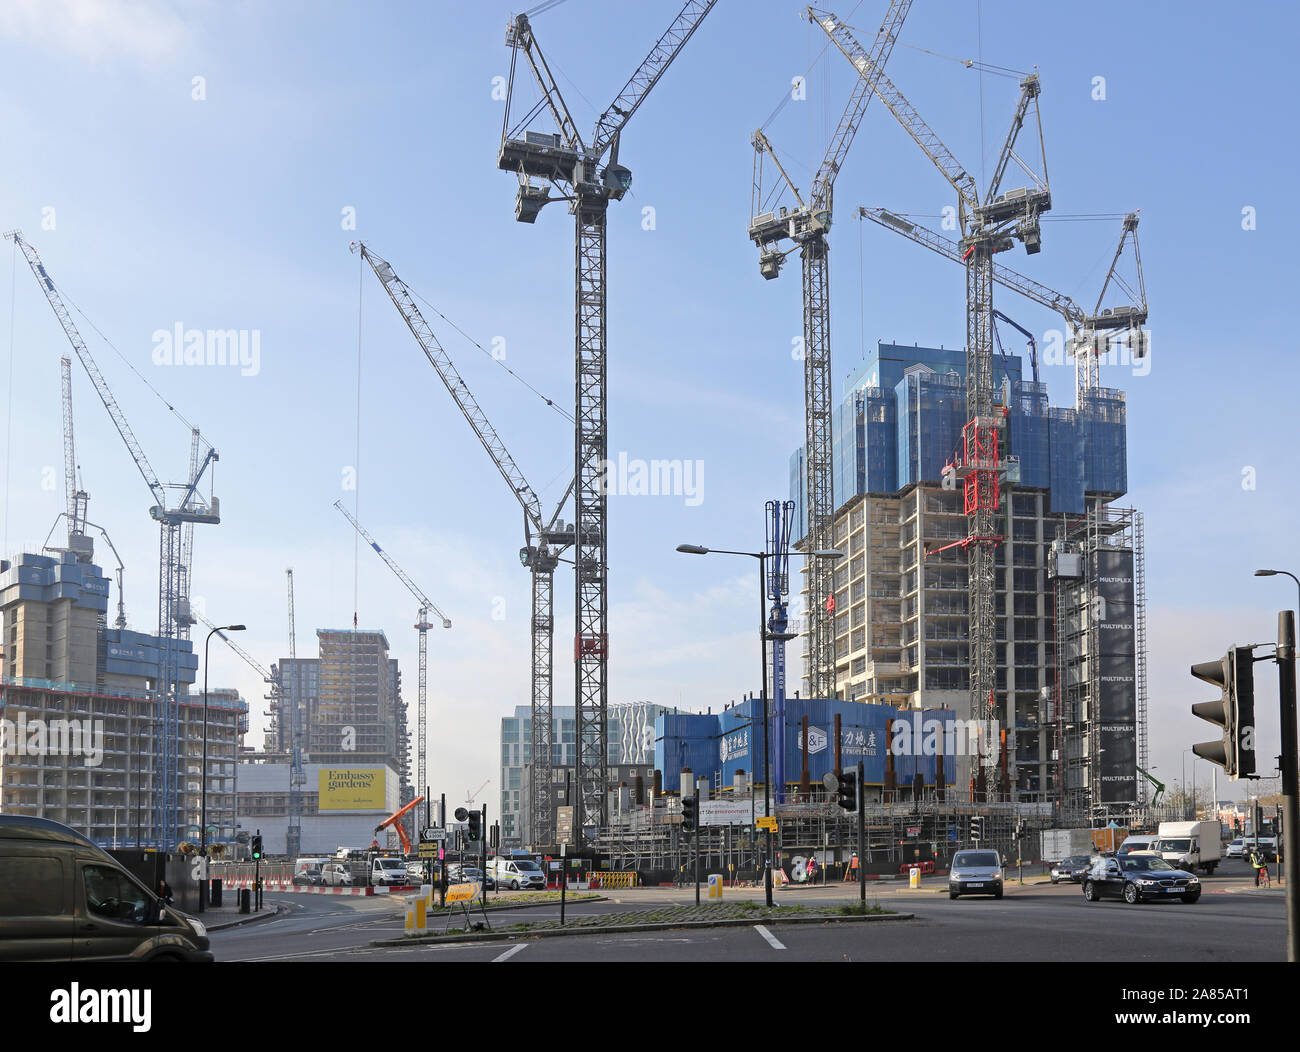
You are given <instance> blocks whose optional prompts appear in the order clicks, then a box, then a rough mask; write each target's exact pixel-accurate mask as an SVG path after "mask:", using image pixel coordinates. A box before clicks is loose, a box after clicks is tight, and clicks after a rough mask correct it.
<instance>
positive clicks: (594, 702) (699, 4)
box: [497, 0, 717, 838]
mask: <svg viewBox="0 0 1300 1052" xmlns="http://www.w3.org/2000/svg"><path fill="white" fill-rule="evenodd" d="M716 2H717V0H688V2H687V3H685V4H684V5H683V6H682V7H681V9H680V11H679V12H678V14H677V16H676V18H674V19H673V21H672V23H671V24H670V25H669V27H668V29H667V30H666V31H665V32H664V34H663V35H662V36H661V37H660V38H659V40H658V41H657V42H656V43H655V45H654V47H653V48H652V49H651V51H650V53H649V54H648V55H647V56H646V58H645V59H644V60H643V61H642V62H641V64H640V66H639V67H638V68H637V70H636V72H634V73H633V75H632V76H631V78H630V79H629V80H628V82H627V84H626V86H625V87H624V88H623V90H622V91H621V92H620V93H619V95H618V96H617V97H616V98H615V100H614V102H613V103H611V105H610V106H609V107H608V108H607V109H606V110H605V111H604V112H603V113H602V114H601V116H600V118H599V119H598V120H597V123H596V128H595V131H594V133H593V135H592V140H591V145H590V146H587V145H585V144H584V143H583V141H582V139H581V137H580V135H579V133H578V130H577V124H576V122H575V121H574V120H573V117H572V115H571V114H570V113H569V109H568V106H567V105H566V104H565V102H564V98H563V96H562V95H561V94H560V91H559V87H558V86H557V85H556V83H555V80H554V78H553V77H552V76H551V73H550V68H549V66H548V65H547V63H546V60H545V57H544V56H543V55H542V53H541V49H540V48H539V47H538V45H537V40H536V37H535V36H534V34H533V30H532V25H531V23H530V22H529V19H528V16H527V15H522V14H521V15H518V16H516V17H515V19H514V21H513V22H512V23H511V24H510V27H509V29H508V30H507V33H506V44H507V46H508V47H510V48H511V49H512V53H511V60H510V81H509V86H508V89H507V95H506V116H505V120H504V122H503V125H502V137H501V148H500V150H499V152H498V154H497V167H498V168H501V169H503V170H505V171H510V172H515V173H516V174H517V176H518V178H519V193H518V196H517V197H516V202H515V218H516V219H517V220H519V221H520V222H525V223H533V222H536V219H537V214H538V212H539V211H540V210H541V208H542V206H543V205H545V204H546V203H547V202H548V201H550V200H555V199H554V198H551V197H550V195H549V191H548V190H547V188H546V187H545V186H534V185H533V183H532V180H533V178H540V179H543V180H548V181H549V182H551V183H552V184H554V185H555V186H556V187H557V188H559V189H560V190H561V193H562V195H563V196H562V198H560V199H563V200H567V201H568V202H569V211H570V213H571V214H572V215H573V217H574V291H575V301H574V321H575V325H574V328H575V333H574V344H575V346H574V351H575V353H574V360H575V368H574V424H575V433H574V482H573V494H574V519H575V522H574V530H573V549H574V565H575V568H576V573H575V581H574V608H575V635H574V648H573V649H574V702H575V704H574V709H575V716H576V725H577V726H576V731H577V734H576V738H577V750H576V753H577V761H576V766H577V784H578V794H577V804H578V806H577V809H576V814H575V822H574V828H575V832H576V833H577V835H578V836H579V837H582V838H587V837H594V836H595V834H596V832H597V831H599V829H600V828H601V827H603V825H604V819H605V807H606V793H607V789H608V778H607V776H606V760H607V748H606V741H607V738H608V706H609V683H608V658H609V632H608V599H607V594H606V583H607V582H606V572H607V567H608V561H607V555H608V548H609V536H608V531H607V528H606V527H607V518H606V493H605V468H606V464H607V462H608V451H609V431H608V420H607V416H606V398H605V395H606V331H605V322H606V295H607V291H606V277H607V274H606V254H605V249H606V217H607V213H608V210H609V203H610V201H611V200H612V201H620V200H622V199H623V197H624V195H625V194H626V193H627V191H628V189H629V188H630V187H631V185H632V173H631V171H630V170H629V169H628V168H627V167H625V166H624V165H622V164H620V163H619V161H618V152H619V143H620V140H621V136H622V133H623V129H624V127H625V126H626V125H627V122H628V120H629V119H630V118H631V116H632V114H633V113H635V112H636V110H637V109H638V108H639V107H640V106H641V104H642V103H643V102H644V101H645V98H646V96H647V95H648V93H649V92H650V90H651V89H652V88H653V87H654V85H655V84H656V83H658V81H659V79H660V78H661V77H662V76H663V74H664V73H665V72H666V70H667V69H668V67H669V66H670V65H671V64H672V62H673V60H674V59H675V58H676V57H677V55H678V54H679V53H680V52H681V50H682V48H683V47H684V46H685V44H686V42H687V40H689V39H690V37H691V35H692V34H693V33H694V32H695V30H696V29H697V28H698V27H699V25H700V23H701V22H702V21H703V20H704V18H705V16H707V15H708V13H709V12H710V11H711V10H712V9H713V7H714V5H715V4H716ZM520 53H522V54H523V56H524V59H525V61H526V62H527V63H528V65H529V67H530V68H531V69H532V72H533V76H534V78H535V80H536V81H537V85H538V87H539V88H540V89H541V92H542V101H541V102H539V103H538V104H537V105H536V106H534V107H533V108H532V109H531V110H530V111H529V112H528V114H527V115H526V116H525V118H524V119H523V121H521V122H520V123H519V124H517V125H515V126H513V127H512V125H511V123H510V102H511V97H512V96H513V90H514V76H515V66H516V62H517V59H518V57H519V55H520ZM543 105H544V106H545V108H547V109H549V111H550V113H551V116H552V117H553V118H554V120H555V123H556V125H557V127H559V128H560V132H559V133H558V134H555V135H545V134H538V133H535V132H529V131H527V130H525V129H526V127H527V125H528V123H529V122H530V121H531V120H532V119H533V117H535V116H536V115H537V114H538V113H540V112H541V111H542V108H543ZM607 151H609V154H610V156H609V162H608V164H606V165H604V167H603V168H602V167H601V161H602V158H603V157H604V155H605V153H606V152H607ZM535 729H536V720H534V731H535ZM534 759H536V753H534ZM549 791H550V790H549V786H548V787H547V792H548V794H549Z"/></svg>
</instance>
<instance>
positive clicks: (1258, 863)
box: [1250, 848, 1268, 887]
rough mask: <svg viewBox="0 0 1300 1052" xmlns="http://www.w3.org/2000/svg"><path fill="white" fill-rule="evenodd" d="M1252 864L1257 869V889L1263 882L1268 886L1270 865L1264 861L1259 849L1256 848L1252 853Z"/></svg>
mask: <svg viewBox="0 0 1300 1052" xmlns="http://www.w3.org/2000/svg"><path fill="white" fill-rule="evenodd" d="M1250 864H1251V865H1252V866H1253V867H1254V868H1255V887H1259V884H1260V881H1261V880H1262V881H1263V882H1264V883H1265V884H1266V885H1267V884H1268V864H1267V863H1266V862H1265V861H1264V856H1263V853H1262V852H1261V851H1260V850H1259V848H1255V849H1254V850H1252V851H1251V853H1250Z"/></svg>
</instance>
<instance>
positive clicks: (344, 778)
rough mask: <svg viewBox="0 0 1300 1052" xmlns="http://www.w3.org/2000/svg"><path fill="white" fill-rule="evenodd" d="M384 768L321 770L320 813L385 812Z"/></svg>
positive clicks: (329, 768) (319, 788)
mask: <svg viewBox="0 0 1300 1052" xmlns="http://www.w3.org/2000/svg"><path fill="white" fill-rule="evenodd" d="M384 774H385V771H384V768H382V767H328V768H326V767H322V768H321V770H320V774H319V781H318V784H317V791H318V793H319V796H320V802H319V803H318V805H317V806H318V808H319V809H320V810H321V811H383V810H384V781H385V779H384Z"/></svg>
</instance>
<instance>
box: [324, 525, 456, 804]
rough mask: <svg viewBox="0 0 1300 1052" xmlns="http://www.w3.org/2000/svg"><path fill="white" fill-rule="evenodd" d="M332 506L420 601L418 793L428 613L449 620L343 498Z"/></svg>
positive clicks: (422, 770)
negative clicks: (373, 535)
mask: <svg viewBox="0 0 1300 1052" xmlns="http://www.w3.org/2000/svg"><path fill="white" fill-rule="evenodd" d="M334 507H335V508H337V509H338V510H339V512H340V513H342V515H343V517H344V518H345V519H347V520H348V522H350V523H352V528H353V529H355V530H356V531H357V533H358V534H360V535H361V539H362V540H364V541H365V542H366V543H367V544H368V545H370V547H371V548H373V549H374V550H375V554H377V555H378V556H379V558H381V559H383V560H384V565H385V566H387V567H388V568H389V569H390V570H392V571H393V575H394V576H395V577H396V578H397V579H398V580H399V581H401V582H402V584H404V585H405V586H406V590H407V591H408V592H410V593H411V594H412V595H413V596H415V598H416V599H417V600H419V603H420V610H419V613H418V614H417V617H418V618H419V620H418V621H417V622H416V625H415V628H416V631H417V632H419V634H420V687H419V695H418V697H419V703H418V712H417V731H416V738H417V741H416V754H415V761H416V762H415V779H416V781H415V791H416V792H417V793H420V792H423V791H425V790H426V789H427V788H428V786H427V785H426V784H425V779H426V778H427V777H428V774H427V769H426V766H425V764H426V760H425V748H426V740H427V739H426V728H427V727H428V683H429V642H428V632H429V629H430V628H432V627H433V626H432V625H431V624H429V614H430V612H432V613H435V614H437V615H438V620H440V621H441V622H442V627H443V628H450V627H451V620H450V619H449V618H448V617H447V615H446V614H444V613H443V612H442V611H441V610H439V609H438V608H437V607H436V606H435V605H434V604H433V601H432V600H430V599H429V597H428V596H426V595H425V594H424V593H423V592H421V591H420V589H419V588H417V587H416V585H415V582H414V581H412V580H411V579H410V578H409V577H408V576H407V575H406V572H405V571H404V570H403V569H402V568H401V567H400V566H398V565H397V561H396V560H395V559H393V558H392V556H390V555H389V554H388V553H387V552H386V551H384V549H383V548H381V547H379V544H378V542H377V541H376V540H375V539H374V538H373V537H371V536H370V534H369V533H367V532H366V530H365V527H363V526H362V525H361V523H359V522H357V520H356V519H354V518H353V517H352V515H351V514H350V513H349V512H348V509H347V508H345V507H344V506H343V502H342V501H341V500H336V501H335V502H334Z"/></svg>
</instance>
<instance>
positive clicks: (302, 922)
mask: <svg viewBox="0 0 1300 1052" xmlns="http://www.w3.org/2000/svg"><path fill="white" fill-rule="evenodd" d="M1008 877H1009V881H1008V884H1007V889H1006V895H1005V897H1004V898H1003V899H1001V900H994V899H992V898H968V897H963V898H960V899H958V900H956V901H950V900H949V899H948V896H947V884H946V881H945V878H943V877H939V878H935V879H932V880H929V881H927V882H926V883H925V884H924V886H923V887H922V888H921V889H920V890H911V889H908V888H906V887H905V886H898V885H897V884H893V883H889V884H886V883H883V882H882V883H876V884H872V885H869V886H868V889H867V897H868V901H877V902H879V903H880V904H881V905H882V906H884V907H886V908H889V909H894V910H898V911H901V912H908V913H913V914H915V915H916V920H913V921H904V922H889V923H884V924H876V923H870V922H868V923H847V924H833V923H832V924H816V925H806V924H782V923H781V922H780V920H772V921H764V922H762V923H759V924H754V925H746V926H743V927H737V928H700V929H679V930H673V931H646V932H636V933H628V934H615V933H605V934H602V933H600V932H598V931H594V932H592V933H590V934H583V935H579V936H568V937H563V938H535V937H534V938H529V937H526V936H525V937H521V938H519V939H516V940H511V941H492V942H481V943H445V944H440V945H436V946H435V945H423V946H410V947H405V946H404V947H371V946H370V945H369V943H370V942H371V941H372V940H375V939H391V938H394V937H397V936H399V935H400V934H401V933H402V931H403V903H402V897H401V896H394V897H392V898H389V897H387V896H376V897H373V898H362V897H356V898H351V897H349V898H342V897H330V896H314V895H293V894H285V895H277V896H269V898H270V899H271V900H272V901H278V902H281V903H284V904H286V905H287V906H288V907H289V908H290V910H291V912H290V913H289V914H288V915H287V916H283V917H280V918H277V919H275V920H269V921H262V922H259V923H256V924H251V925H247V926H244V927H241V928H234V929H230V930H227V931H221V932H215V933H214V934H213V935H212V948H213V951H214V952H215V954H216V956H217V959H218V960H219V961H235V960H242V961H331V960H337V961H393V962H398V961H409V960H426V961H429V960H433V961H445V962H462V961H463V962H469V961H485V962H488V961H498V962H501V963H511V962H528V961H537V962H542V961H574V962H580V961H601V962H624V961H626V962H652V961H682V960H690V961H718V962H727V961H784V960H790V961H916V962H925V961H988V962H1024V961H1135V962H1139V961H1153V962H1159V961H1176V962H1195V961H1205V962H1210V961H1215V962H1237V961H1285V960H1286V945H1285V939H1286V912H1285V906H1284V903H1283V900H1282V896H1281V894H1280V893H1279V892H1277V891H1273V892H1256V891H1254V890H1253V888H1252V879H1251V875H1250V869H1249V866H1247V865H1245V864H1244V863H1240V862H1237V861H1235V860H1233V861H1230V862H1225V863H1224V864H1223V865H1222V866H1221V867H1220V869H1219V872H1218V873H1217V874H1216V875H1215V876H1213V877H1209V878H1205V880H1204V894H1203V895H1202V897H1201V900H1200V902H1197V903H1195V904H1192V905H1188V904H1185V903H1182V902H1160V903H1150V904H1145V903H1144V904H1140V905H1133V906H1130V905H1127V904H1125V903H1123V902H1118V901H1109V900H1108V901H1105V902H1097V903H1088V902H1085V901H1084V899H1083V895H1082V894H1081V892H1080V889H1079V886H1078V885H1077V884H1061V885H1057V886H1055V887H1053V886H1052V885H1050V884H1046V883H1041V884H1026V885H1024V886H1023V887H1022V886H1020V885H1018V884H1016V882H1015V878H1014V871H1009V872H1008ZM607 894H608V895H609V897H610V898H609V901H605V902H584V903H574V902H570V903H569V904H568V907H567V911H568V916H578V915H580V914H587V913H596V914H601V913H613V912H622V911H625V910H627V909H628V908H629V907H635V906H650V905H653V904H655V903H663V902H680V903H687V902H693V901H694V897H695V896H694V891H693V889H676V888H671V889H657V888H656V889H636V890H632V891H610V892H608V893H607ZM726 895H727V896H728V898H752V899H756V900H758V901H761V900H762V896H763V891H762V889H761V888H758V889H730V888H729V889H727V891H726ZM510 897H511V896H510V893H509V892H503V893H502V894H501V895H499V896H493V900H494V901H501V902H508V901H509V900H510ZM775 900H776V902H777V904H778V905H780V904H783V903H803V904H809V905H811V904H819V905H820V904H826V905H831V904H836V903H840V902H853V901H856V900H857V893H856V888H854V887H852V886H848V885H831V886H830V887H819V888H799V889H793V890H789V891H782V892H778V893H777V894H776V896H775ZM558 917H559V905H558V903H557V904H554V905H552V904H546V905H541V906H531V907H528V908H524V909H520V910H512V911H509V912H506V913H489V918H490V920H491V923H492V924H493V926H495V927H503V926H506V925H511V924H516V923H519V922H521V921H526V920H541V919H547V920H550V919H558ZM436 923H437V921H436V919H432V918H431V928H432V926H433V925H435V924H436Z"/></svg>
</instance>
